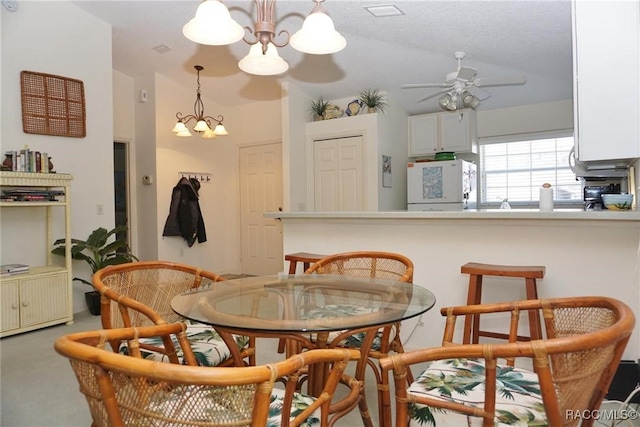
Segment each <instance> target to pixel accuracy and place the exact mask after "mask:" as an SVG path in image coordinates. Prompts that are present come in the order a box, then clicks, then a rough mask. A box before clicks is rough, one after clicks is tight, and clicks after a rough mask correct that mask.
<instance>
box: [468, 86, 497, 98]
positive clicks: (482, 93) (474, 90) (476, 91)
mask: <svg viewBox="0 0 640 427" xmlns="http://www.w3.org/2000/svg"><path fill="white" fill-rule="evenodd" d="M465 90H468V91H469V92H471V94H472V95H473V96H475V97H476V98H478V99H479V100H480V101H485V100H487V99H489V98H491V94H490V93H489V92H487V91H486V90H484V89H481V88H479V87H477V86H467V88H466V89H465Z"/></svg>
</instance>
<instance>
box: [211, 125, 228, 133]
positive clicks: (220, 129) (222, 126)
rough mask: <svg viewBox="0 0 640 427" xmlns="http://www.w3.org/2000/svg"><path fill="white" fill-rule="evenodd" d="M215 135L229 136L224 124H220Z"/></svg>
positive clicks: (214, 131)
mask: <svg viewBox="0 0 640 427" xmlns="http://www.w3.org/2000/svg"><path fill="white" fill-rule="evenodd" d="M213 133H215V134H216V135H220V136H225V135H229V132H227V129H225V127H224V125H223V124H222V123H218V124H217V125H216V127H215V128H214V129H213Z"/></svg>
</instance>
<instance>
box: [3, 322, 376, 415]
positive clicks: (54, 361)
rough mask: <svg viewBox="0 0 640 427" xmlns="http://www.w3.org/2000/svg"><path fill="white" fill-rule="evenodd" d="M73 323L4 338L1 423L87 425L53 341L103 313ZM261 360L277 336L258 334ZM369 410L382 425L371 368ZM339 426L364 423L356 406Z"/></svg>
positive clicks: (273, 354) (271, 355) (95, 325)
mask: <svg viewBox="0 0 640 427" xmlns="http://www.w3.org/2000/svg"><path fill="white" fill-rule="evenodd" d="M74 320H75V322H74V324H73V325H69V326H67V325H59V326H52V327H49V328H45V329H41V330H38V331H33V332H28V333H24V334H19V335H14V336H10V337H6V338H3V339H2V340H0V377H1V383H0V385H1V387H0V401H1V407H0V412H1V416H0V425H2V426H3V427H4V426H6V427H22V426H23V427H89V426H90V425H91V416H90V415H89V409H88V406H87V403H86V401H85V399H84V397H83V396H82V395H81V394H80V392H79V391H78V383H77V382H76V379H75V377H74V375H73V372H72V370H71V368H70V366H69V362H68V361H67V359H65V358H63V357H62V356H60V355H58V354H57V353H56V352H55V351H54V349H53V343H54V341H55V339H56V338H58V337H59V336H61V335H65V334H69V333H73V332H79V331H86V330H92V329H100V327H101V325H100V316H92V315H90V314H89V313H88V312H85V313H79V314H76V316H75V319H74ZM257 347H258V355H257V357H258V363H269V362H271V361H273V360H281V359H282V357H283V356H282V355H281V354H278V353H277V351H276V348H277V341H276V340H272V339H259V340H258V343H257ZM365 382H366V384H367V388H366V390H367V401H368V402H369V411H370V413H371V416H372V418H373V421H374V425H378V421H377V419H378V416H377V409H376V408H377V406H376V403H377V396H376V389H375V379H374V378H373V374H372V373H371V371H370V369H368V372H367V379H366V381H365ZM336 425H337V426H361V425H362V420H361V418H360V414H359V412H358V410H357V409H355V410H353V411H352V412H351V413H350V414H348V415H347V416H345V417H344V418H342V419H340V420H339V421H338V422H337V423H336Z"/></svg>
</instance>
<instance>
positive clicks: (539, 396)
mask: <svg viewBox="0 0 640 427" xmlns="http://www.w3.org/2000/svg"><path fill="white" fill-rule="evenodd" d="M528 310H534V311H537V312H538V314H541V315H542V317H543V319H544V331H543V334H544V338H543V339H539V340H533V341H519V342H518V341H517V332H518V330H517V329H518V323H519V320H520V315H521V314H524V313H527V311H528ZM496 313H498V316H502V318H503V321H502V323H500V324H508V325H509V337H510V338H509V340H508V342H506V341H504V340H503V341H496V340H492V341H491V343H479V344H463V345H460V344H455V343H454V342H453V338H454V331H455V327H456V321H457V320H458V318H460V317H461V318H462V321H464V318H465V316H467V315H479V316H480V317H483V316H489V319H491V320H492V321H494V322H498V321H499V320H498V319H497V318H496ZM441 314H442V315H443V316H446V327H445V331H444V338H443V341H442V347H435V348H425V349H420V350H415V351H410V352H406V353H403V354H396V355H393V356H390V357H387V358H384V359H381V360H380V365H381V367H382V369H383V370H384V371H393V375H394V379H395V385H396V387H395V395H396V423H395V425H396V427H404V426H407V425H423V424H424V423H425V422H427V423H429V425H431V426H434V427H442V426H462V425H482V426H483V427H489V426H494V425H500V426H504V425H547V426H550V427H560V426H576V425H579V424H580V423H581V426H584V427H588V426H591V425H593V423H594V420H595V418H596V416H595V414H596V410H597V409H598V408H599V406H600V404H601V402H602V400H603V398H604V397H605V394H606V393H607V390H608V388H609V385H610V383H611V380H612V378H613V375H614V373H615V371H616V368H617V366H618V364H619V362H620V359H621V357H622V354H623V351H624V349H625V347H626V345H627V342H628V341H629V337H630V335H631V332H632V330H633V328H634V325H635V318H634V314H633V312H632V311H631V309H630V308H629V307H628V306H627V305H626V304H624V303H622V302H621V301H618V300H615V299H611V298H605V297H573V298H557V299H547V300H526V301H519V302H509V303H496V304H480V305H470V306H463V307H451V308H443V309H442V310H441ZM487 320H488V319H487ZM495 324H499V323H495ZM459 329H460V328H459ZM460 331H461V329H460ZM417 363H426V364H427V365H426V370H425V371H424V372H423V373H422V374H421V375H419V376H417V378H416V380H415V382H413V384H411V385H410V386H409V387H408V388H407V387H406V378H405V376H406V372H407V369H408V368H409V367H410V366H412V365H415V364H417ZM422 366H425V365H422Z"/></svg>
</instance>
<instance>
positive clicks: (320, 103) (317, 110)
mask: <svg viewBox="0 0 640 427" xmlns="http://www.w3.org/2000/svg"><path fill="white" fill-rule="evenodd" d="M328 106H329V101H325V100H324V98H322V97H320V98H318V99H314V100H313V101H311V106H310V107H309V110H311V118H312V119H313V120H314V121H317V120H324V113H325V112H326V111H327V107H328Z"/></svg>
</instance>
